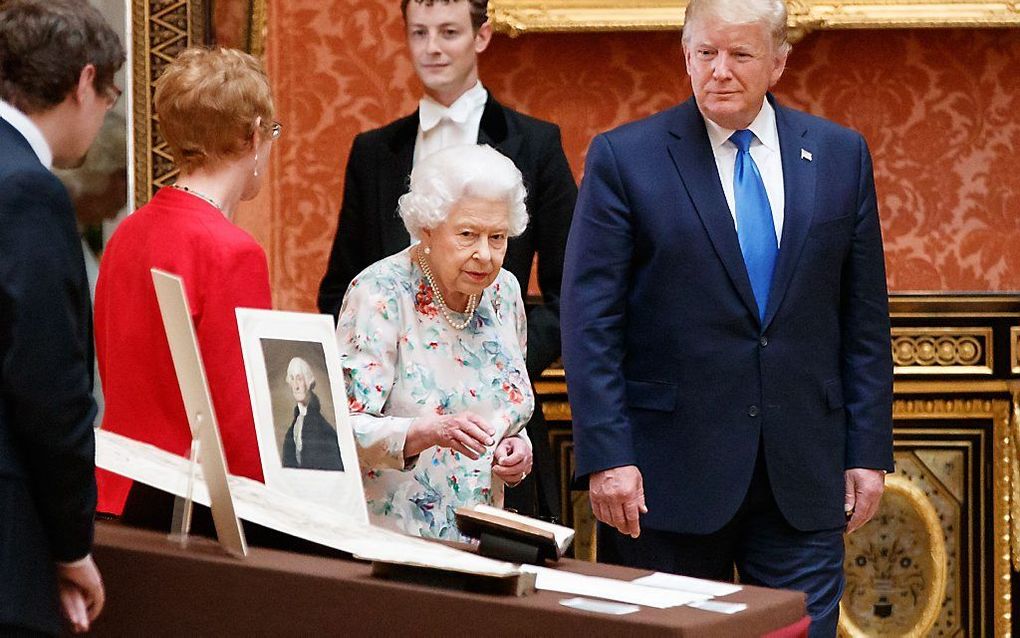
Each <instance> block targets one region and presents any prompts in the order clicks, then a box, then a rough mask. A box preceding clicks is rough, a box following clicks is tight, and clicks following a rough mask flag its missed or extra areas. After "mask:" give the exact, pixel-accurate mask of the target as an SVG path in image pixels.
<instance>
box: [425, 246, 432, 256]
mask: <svg viewBox="0 0 1020 638" xmlns="http://www.w3.org/2000/svg"><path fill="white" fill-rule="evenodd" d="M425 254H426V255H431V254H432V249H431V248H429V247H428V246H426V247H425Z"/></svg>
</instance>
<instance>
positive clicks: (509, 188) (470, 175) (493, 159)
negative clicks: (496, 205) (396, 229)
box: [399, 144, 528, 240]
mask: <svg viewBox="0 0 1020 638" xmlns="http://www.w3.org/2000/svg"><path fill="white" fill-rule="evenodd" d="M463 197H480V198H483V199H505V200H506V202H507V208H508V209H509V217H510V218H509V220H508V221H509V235H510V236H511V237H516V236H517V235H520V234H521V233H523V232H524V229H525V228H527V227H528V209H527V208H526V207H525V205H524V200H525V198H526V197H527V191H526V190H525V188H524V178H523V177H522V176H521V172H520V171H519V170H518V169H517V167H516V166H514V163H513V162H512V161H510V159H509V158H507V157H506V156H505V155H503V154H501V153H500V152H499V151H497V150H495V149H494V148H492V147H491V146H486V145H484V144H464V145H459V146H451V147H449V148H445V149H443V150H441V151H438V152H436V153H433V154H432V155H429V156H428V157H426V158H425V159H423V160H421V161H419V162H418V164H417V165H416V166H415V167H414V170H412V171H411V187H410V190H409V191H408V192H407V193H406V194H404V195H403V196H402V197H401V198H400V202H399V209H400V216H401V218H403V220H404V226H406V227H407V232H408V233H409V234H410V235H411V238H412V239H414V240H419V239H421V235H422V230H424V229H433V228H435V227H436V226H438V225H439V224H441V223H443V221H444V220H445V219H446V216H447V215H449V214H450V209H451V208H452V207H453V205H454V204H455V203H456V202H457V201H458V200H460V199H461V198H463Z"/></svg>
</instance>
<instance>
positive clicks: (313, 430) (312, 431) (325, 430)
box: [283, 393, 344, 472]
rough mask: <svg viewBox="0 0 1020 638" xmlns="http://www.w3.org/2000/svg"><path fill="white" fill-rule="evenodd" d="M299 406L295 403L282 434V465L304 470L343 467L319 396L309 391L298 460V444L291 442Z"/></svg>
mask: <svg viewBox="0 0 1020 638" xmlns="http://www.w3.org/2000/svg"><path fill="white" fill-rule="evenodd" d="M298 414H300V411H299V410H298V407H297V406H296V405H295V406H294V418H293V419H291V422H290V428H288V430H287V434H286V435H285V436H284V437H283V467H294V468H303V469H306V470H337V471H340V472H342V471H343V469H344V463H343V460H342V459H341V457H340V442H339V441H338V440H337V435H336V430H335V429H333V426H331V425H330V424H329V422H328V421H326V419H325V418H323V416H322V405H321V404H320V403H319V397H317V396H315V393H312V396H311V399H310V400H309V401H308V412H307V413H306V414H305V419H304V421H302V422H301V462H300V463H298V459H297V446H296V445H295V443H294V425H295V424H296V423H297V418H298Z"/></svg>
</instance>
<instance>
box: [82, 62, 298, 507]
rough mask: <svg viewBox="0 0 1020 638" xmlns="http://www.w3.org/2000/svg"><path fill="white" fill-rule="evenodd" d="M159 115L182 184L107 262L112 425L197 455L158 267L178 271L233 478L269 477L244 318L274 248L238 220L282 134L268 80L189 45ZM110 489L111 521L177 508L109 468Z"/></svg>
mask: <svg viewBox="0 0 1020 638" xmlns="http://www.w3.org/2000/svg"><path fill="white" fill-rule="evenodd" d="M155 108H156V112H157V114H158V115H159V120H160V130H161V132H162V133H163V136H164V137H165V138H166V140H167V143H168V144H169V146H170V150H171V153H172V154H173V157H174V161H175V163H176V165H177V166H178V168H180V175H179V176H178V178H177V182H176V183H175V184H174V185H173V186H171V187H167V188H163V189H161V190H160V191H159V192H157V193H156V195H155V196H154V197H153V198H152V200H151V201H150V202H149V203H148V204H146V205H145V206H143V207H142V208H140V209H139V210H137V211H136V212H135V213H133V214H132V215H130V216H128V218H127V219H125V220H124V222H122V223H121V224H120V226H119V228H118V229H117V231H116V232H115V233H114V234H113V238H112V239H111V240H110V243H109V245H108V247H107V249H106V252H105V254H104V255H103V260H102V263H101V264H100V270H99V281H98V284H97V286H96V302H95V326H96V329H95V333H96V349H97V357H98V360H99V373H100V377H101V378H102V382H103V392H104V394H105V396H106V413H105V416H104V418H103V426H102V427H103V429H105V430H109V431H110V432H116V433H118V434H122V435H125V436H128V437H131V438H133V439H136V440H139V441H144V442H146V443H151V444H153V445H156V446H157V447H160V448H162V449H164V450H167V451H169V452H173V453H175V454H180V455H182V456H187V455H188V453H189V451H190V448H191V430H190V428H189V426H188V419H187V416H186V414H185V411H184V404H183V401H182V399H181V393H180V390H179V389H178V385H177V376H176V374H175V372H174V366H173V361H172V359H171V357H170V348H169V345H168V344H167V340H166V335H165V333H164V331H163V321H162V318H161V316H160V313H159V306H158V304H157V302H156V294H155V290H154V288H153V284H152V275H151V274H150V272H149V269H150V268H160V269H162V270H166V271H168V272H172V273H175V274H177V275H180V276H181V277H183V279H184V284H185V288H186V290H187V294H188V302H189V304H190V306H191V312H192V319H193V321H194V323H195V330H196V333H197V335H198V342H199V348H200V349H201V352H202V358H203V360H204V363H205V370H206V375H207V377H208V380H209V389H210V391H211V393H212V400H213V406H214V408H215V409H216V416H217V419H218V421H219V424H220V430H221V434H222V438H223V446H224V449H225V450H226V455H227V464H228V466H229V469H230V472H231V473H232V474H237V475H240V476H247V477H249V478H253V479H256V480H260V481H261V480H262V464H261V461H260V459H259V453H258V443H257V441H256V438H255V426H254V422H253V420H252V411H251V402H250V400H249V397H248V386H247V382H246V380H245V373H244V363H243V361H242V359H241V344H240V339H239V337H238V332H237V321H236V319H235V317H234V309H235V308H239V307H244V308H269V307H270V306H271V299H270V294H269V271H268V268H267V265H266V256H265V253H264V252H263V251H262V248H261V247H260V246H259V245H258V243H256V242H255V240H254V239H253V238H252V237H251V236H250V235H248V233H246V232H245V231H243V230H241V229H240V228H238V227H237V226H235V225H234V224H233V223H232V221H231V219H232V215H233V212H234V210H235V209H236V208H237V205H238V203H239V202H240V201H242V200H248V199H251V198H253V197H254V196H255V195H256V194H257V193H258V191H259V187H260V186H261V181H262V177H261V176H262V175H263V174H264V172H265V166H266V164H267V159H268V157H269V151H270V149H271V146H272V142H273V140H274V139H275V138H276V137H278V136H279V132H280V125H279V124H277V123H274V122H273V119H272V117H273V100H272V96H271V94H270V90H269V83H268V80H267V78H266V76H265V74H264V72H263V71H262V68H261V65H260V64H259V63H258V61H256V60H255V58H253V57H251V56H249V55H247V54H245V53H242V52H240V51H234V50H228V49H219V50H204V49H189V50H187V51H185V52H183V53H182V54H181V55H180V56H179V57H178V58H177V59H176V60H175V61H174V62H173V63H171V64H170V65H169V66H168V67H167V69H166V72H165V73H164V74H163V75H162V76H161V77H160V79H159V80H158V81H157V83H156V95H155ZM97 480H98V483H99V505H98V510H99V511H100V512H106V513H110V514H117V515H119V514H121V513H122V512H123V514H124V518H125V520H130V519H131V517H132V515H131V510H132V508H134V509H136V510H137V511H139V512H142V511H145V510H147V509H148V510H153V508H155V509H158V510H160V511H161V513H160V516H163V515H165V516H166V517H167V520H169V519H168V517H169V513H168V512H166V511H165V509H166V502H167V501H166V500H165V499H160V498H155V499H154V498H153V497H154V495H153V491H152V490H151V489H148V488H145V487H144V486H141V485H137V486H135V487H134V488H133V487H132V482H131V481H130V480H128V479H126V478H124V477H121V476H118V475H116V474H112V473H110V472H107V471H104V470H98V471H97ZM129 492H131V498H130V499H129V498H128V496H129ZM154 500H155V501H158V503H156V504H154V503H153V501H154ZM126 501H127V502H128V505H127V508H125V502H126ZM151 516H152V512H151V511H149V512H147V513H144V514H141V519H142V520H141V521H138V522H143V524H144V521H145V520H149V521H151V520H152V519H151ZM136 518H138V517H136Z"/></svg>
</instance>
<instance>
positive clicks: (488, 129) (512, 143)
mask: <svg viewBox="0 0 1020 638" xmlns="http://www.w3.org/2000/svg"><path fill="white" fill-rule="evenodd" d="M478 143H479V144H488V145H489V146H491V147H493V148H494V149H496V150H497V151H499V152H500V153H502V154H503V155H506V156H507V157H509V158H510V159H511V160H516V159H517V156H518V154H519V153H520V150H521V136H520V135H519V134H517V133H513V134H512V133H511V132H510V129H509V126H508V124H507V119H506V114H505V113H504V112H503V106H502V105H501V104H500V103H499V102H497V101H496V100H495V98H493V97H492V93H489V97H488V98H487V99H486V101H485V109H484V110H483V111H482V120H481V122H480V123H479V125H478ZM515 163H516V162H515Z"/></svg>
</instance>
